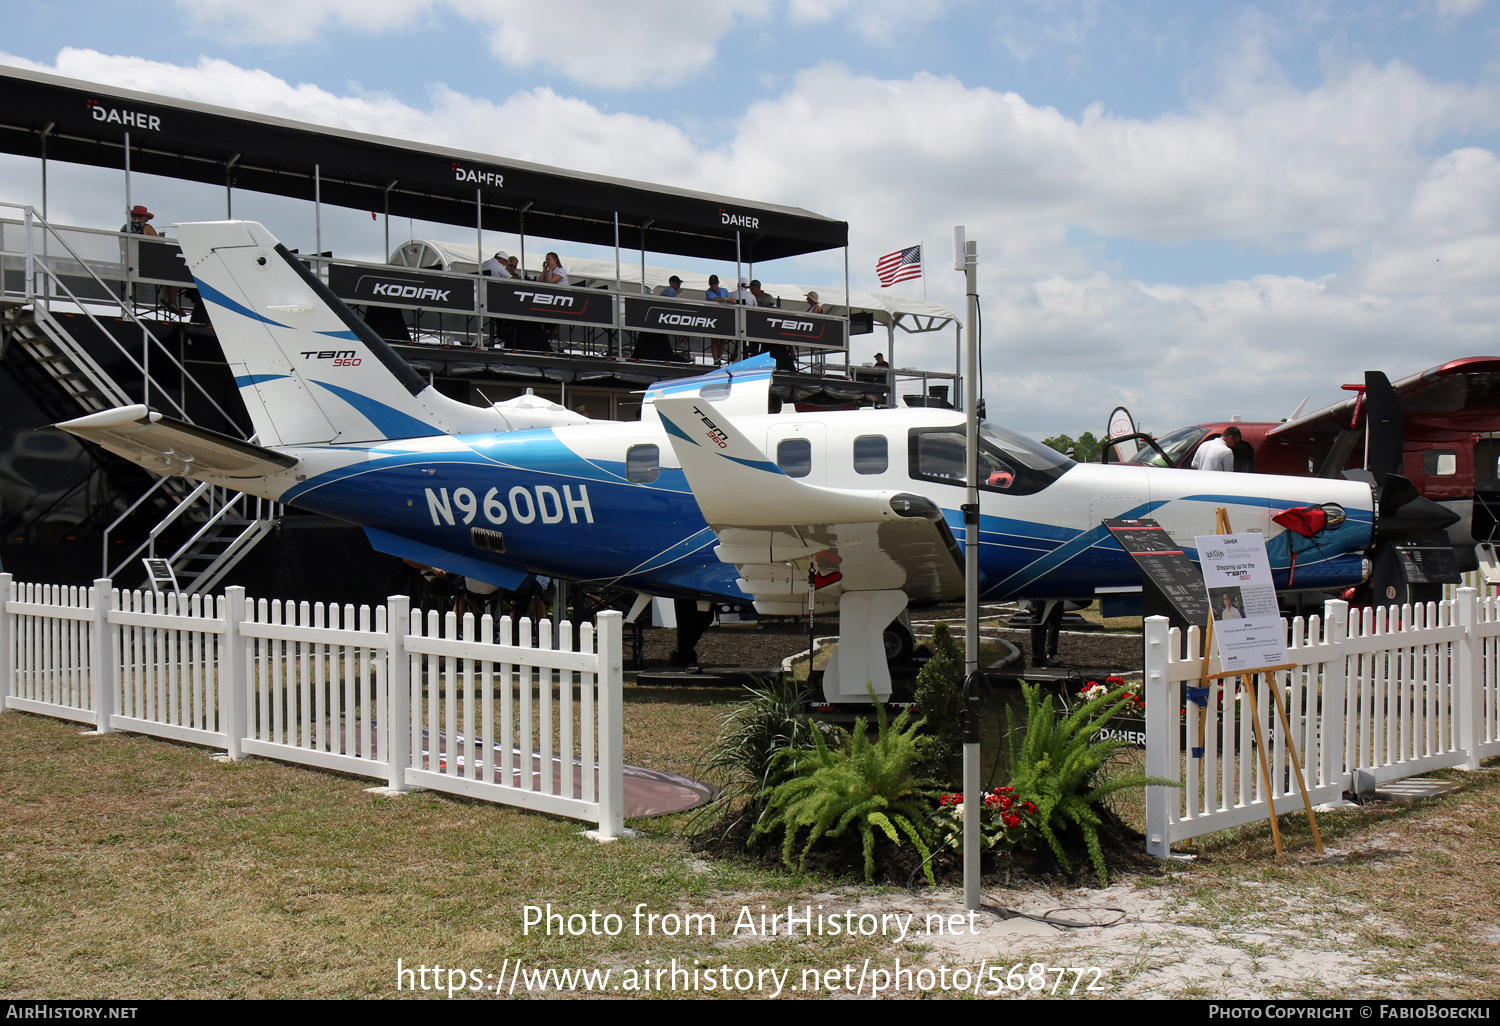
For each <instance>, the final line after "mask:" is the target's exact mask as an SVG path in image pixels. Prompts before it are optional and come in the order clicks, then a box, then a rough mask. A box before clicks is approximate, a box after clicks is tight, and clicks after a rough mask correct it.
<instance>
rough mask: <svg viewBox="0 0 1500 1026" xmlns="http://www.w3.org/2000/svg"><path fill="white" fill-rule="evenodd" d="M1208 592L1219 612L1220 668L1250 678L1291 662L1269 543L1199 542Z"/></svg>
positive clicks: (1203, 538)
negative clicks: (1251, 673)
mask: <svg viewBox="0 0 1500 1026" xmlns="http://www.w3.org/2000/svg"><path fill="white" fill-rule="evenodd" d="M1197 543H1198V562H1199V565H1200V567H1201V569H1202V571H1203V586H1204V587H1205V588H1206V589H1207V591H1208V604H1209V607H1210V608H1211V609H1212V610H1213V618H1214V642H1215V645H1216V647H1217V650H1218V653H1219V662H1220V664H1221V666H1220V668H1221V669H1223V670H1225V671H1231V670H1232V671H1236V672H1240V673H1250V672H1252V671H1255V670H1259V669H1264V668H1265V667H1267V666H1282V665H1284V664H1285V663H1286V662H1287V661H1288V660H1287V654H1286V635H1285V633H1284V632H1283V631H1282V627H1281V610H1280V608H1279V607H1278V606H1277V604H1276V585H1275V584H1273V583H1272V581H1271V560H1270V558H1269V557H1268V556H1267V555H1266V539H1265V536H1264V535H1261V534H1259V533H1256V532H1250V533H1247V534H1206V535H1200V536H1199V537H1198V538H1197Z"/></svg>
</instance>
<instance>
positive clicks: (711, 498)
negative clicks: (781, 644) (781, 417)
mask: <svg viewBox="0 0 1500 1026" xmlns="http://www.w3.org/2000/svg"><path fill="white" fill-rule="evenodd" d="M656 408H657V412H658V413H659V414H660V416H661V420H662V424H663V426H664V427H665V428H666V431H667V435H668V437H669V438H670V439H671V441H672V448H673V451H674V452H675V453H676V454H677V458H678V461H679V462H680V463H681V464H682V469H683V473H684V475H685V476H686V477H687V480H688V485H689V486H690V487H691V488H692V490H693V497H694V498H695V499H696V500H697V502H698V506H699V508H700V509H701V510H702V512H703V517H704V519H705V520H706V521H708V525H709V526H710V527H711V528H713V530H714V533H715V534H716V535H717V536H718V538H719V547H718V549H717V550H716V551H717V553H718V556H719V558H720V559H722V560H723V561H724V562H726V563H732V564H734V565H735V566H736V567H738V568H739V570H740V574H741V580H740V581H739V585H740V587H741V589H743V590H744V591H746V592H748V593H749V594H750V595H752V596H753V597H754V598H755V600H756V602H755V605H756V608H757V609H758V610H760V611H761V612H765V613H793V614H795V613H799V612H804V611H806V609H807V595H808V593H809V592H810V591H811V592H813V593H814V594H815V596H816V602H817V608H818V609H819V611H823V610H824V609H827V608H831V607H832V606H833V605H834V604H835V603H836V602H837V597H838V596H839V595H840V594H842V593H843V592H846V591H893V590H900V591H904V592H906V593H907V595H908V596H909V597H910V598H911V599H913V600H916V601H924V602H925V601H938V600H942V599H951V598H957V597H958V596H960V595H962V594H963V556H962V553H961V552H960V551H959V548H958V545H957V543H956V542H955V541H954V538H953V534H952V532H951V531H950V530H949V528H948V524H947V522H946V521H945V520H944V519H943V513H942V510H941V509H939V508H938V506H937V505H936V504H935V503H934V502H932V500H930V499H928V498H926V497H925V496H922V495H917V494H914V493H911V492H898V491H892V490H878V491H877V490H862V489H851V488H826V487H821V486H818V485H811V484H807V483H805V482H802V481H799V480H797V479H796V478H793V477H789V476H787V474H786V473H785V471H783V470H782V469H781V468H780V467H778V466H777V465H776V464H775V463H773V462H772V461H770V460H769V459H767V458H766V456H765V454H764V453H763V452H762V451H761V450H760V448H759V447H758V446H756V445H755V444H754V443H753V442H751V441H750V440H749V439H748V438H746V437H745V436H744V435H743V434H742V433H741V432H740V431H739V429H738V428H736V427H735V426H734V424H733V423H732V422H731V421H730V420H729V418H727V417H725V416H724V415H723V414H721V413H720V412H719V411H718V410H717V409H715V408H714V406H713V405H712V404H711V403H709V402H707V401H705V400H703V399H701V398H681V399H678V398H667V397H663V398H659V399H657V401H656Z"/></svg>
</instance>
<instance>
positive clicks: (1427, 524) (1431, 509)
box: [1375, 495, 1459, 541]
mask: <svg viewBox="0 0 1500 1026" xmlns="http://www.w3.org/2000/svg"><path fill="white" fill-rule="evenodd" d="M1380 505H1381V510H1380V515H1379V516H1378V517H1376V518H1375V537H1376V538H1377V539H1378V540H1379V541H1405V540H1406V539H1408V538H1421V537H1422V536H1423V535H1428V534H1431V533H1432V532H1433V531H1441V530H1444V529H1446V528H1447V527H1448V526H1449V525H1451V524H1455V523H1457V522H1458V520H1459V515H1458V514H1457V513H1455V512H1453V510H1451V509H1449V508H1448V507H1447V506H1443V505H1441V504H1439V503H1436V502H1433V501H1432V500H1431V499H1427V498H1423V497H1422V496H1420V495H1418V496H1414V497H1412V498H1410V499H1407V500H1406V501H1405V502H1403V503H1401V504H1400V505H1398V506H1396V507H1395V508H1394V509H1391V510H1390V511H1389V512H1387V510H1386V508H1385V506H1386V503H1385V502H1381V504H1380Z"/></svg>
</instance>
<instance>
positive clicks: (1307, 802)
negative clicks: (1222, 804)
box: [1198, 506, 1323, 863]
mask: <svg viewBox="0 0 1500 1026" xmlns="http://www.w3.org/2000/svg"><path fill="white" fill-rule="evenodd" d="M1214 512H1215V516H1216V518H1217V525H1218V531H1219V533H1220V534H1233V533H1234V532H1233V531H1232V530H1231V529H1230V527H1229V511H1228V510H1226V509H1224V508H1223V507H1222V506H1221V507H1219V508H1218V509H1217V510H1215V511H1214ZM1213 637H1214V618H1213V614H1212V613H1210V614H1209V617H1208V624H1207V626H1206V627H1205V628H1204V631H1203V674H1202V676H1201V677H1200V678H1199V683H1200V686H1201V687H1203V688H1205V689H1206V688H1207V687H1208V682H1209V681H1212V680H1221V679H1223V678H1225V677H1236V676H1237V677H1239V678H1240V683H1241V685H1243V686H1244V688H1245V693H1246V694H1248V695H1249V696H1250V725H1251V726H1252V727H1253V728H1254V730H1255V747H1256V751H1257V752H1259V754H1260V777H1261V783H1262V786H1264V787H1265V792H1266V809H1267V814H1268V815H1269V816H1270V819H1271V839H1272V840H1273V841H1274V842H1275V843H1276V861H1277V862H1278V863H1284V862H1285V861H1286V859H1285V857H1284V855H1283V853H1282V848H1281V827H1280V826H1278V825H1277V822H1276V801H1275V798H1274V792H1273V791H1272V789H1271V765H1270V763H1269V762H1268V761H1267V760H1266V742H1265V738H1264V737H1263V736H1262V732H1261V729H1260V711H1259V701H1258V700H1257V698H1256V697H1255V677H1256V675H1257V674H1261V673H1276V672H1278V671H1280V670H1291V669H1295V668H1296V666H1297V664H1296V663H1283V664H1281V665H1280V666H1262V667H1260V668H1258V669H1255V670H1252V671H1250V672H1248V673H1246V672H1244V671H1241V670H1231V671H1229V672H1227V673H1209V672H1208V660H1209V653H1210V651H1211V648H1210V646H1211V644H1212V642H1213ZM1267 690H1269V691H1270V692H1271V702H1272V704H1273V705H1275V706H1276V713H1277V715H1278V717H1279V718H1280V720H1281V736H1282V738H1283V740H1284V742H1285V744H1286V750H1287V754H1289V755H1290V756H1291V757H1292V769H1293V770H1294V771H1295V773H1296V775H1297V789H1298V790H1299V791H1301V792H1302V806H1303V808H1305V809H1306V810H1307V824H1308V826H1309V827H1311V828H1312V835H1313V844H1314V845H1315V846H1316V848H1317V851H1318V854H1319V855H1321V854H1323V837H1322V835H1321V834H1319V833H1318V817H1317V816H1316V815H1314V814H1313V807H1312V799H1311V798H1309V797H1308V795H1307V780H1306V778H1305V777H1304V776H1303V775H1302V760H1301V759H1300V758H1299V757H1298V756H1297V742H1296V739H1295V738H1293V737H1292V725H1291V721H1290V720H1289V719H1288V718H1287V714H1286V704H1285V703H1284V702H1282V700H1281V688H1279V687H1277V686H1274V685H1273V686H1272V687H1270V688H1268V689H1267ZM1203 711H1204V715H1202V716H1200V717H1198V748H1199V749H1200V750H1201V749H1202V748H1203V740H1204V738H1203V728H1204V721H1205V720H1206V719H1207V713H1208V707H1207V706H1206V705H1205V706H1204V710H1203Z"/></svg>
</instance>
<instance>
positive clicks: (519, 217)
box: [516, 203, 531, 279]
mask: <svg viewBox="0 0 1500 1026" xmlns="http://www.w3.org/2000/svg"><path fill="white" fill-rule="evenodd" d="M530 206H531V204H530V203H527V204H526V206H524V207H522V208H521V209H520V210H518V211H517V212H516V221H517V224H516V227H517V228H519V229H520V232H521V236H520V238H521V262H520V263H519V264H517V265H516V266H517V267H519V268H520V269H521V277H522V278H523V279H524V278H525V277H526V210H527V208H528V207H530Z"/></svg>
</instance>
